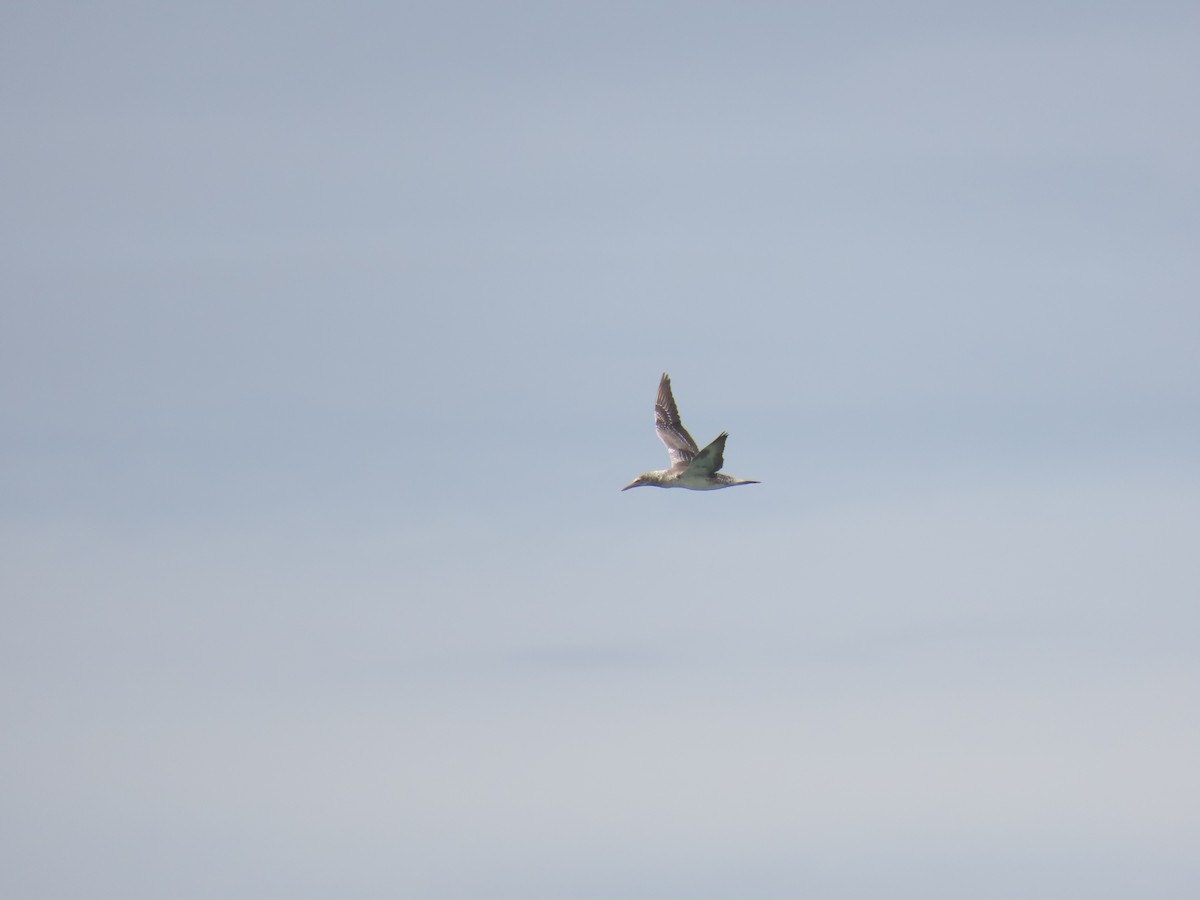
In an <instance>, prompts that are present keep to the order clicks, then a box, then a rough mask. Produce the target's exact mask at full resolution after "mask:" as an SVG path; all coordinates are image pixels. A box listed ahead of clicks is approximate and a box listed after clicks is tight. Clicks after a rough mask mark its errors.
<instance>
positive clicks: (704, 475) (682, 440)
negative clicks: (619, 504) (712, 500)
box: [621, 372, 759, 491]
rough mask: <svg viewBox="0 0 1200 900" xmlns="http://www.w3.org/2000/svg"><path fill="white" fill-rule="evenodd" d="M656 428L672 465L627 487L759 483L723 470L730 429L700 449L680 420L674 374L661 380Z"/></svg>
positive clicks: (711, 487)
mask: <svg viewBox="0 0 1200 900" xmlns="http://www.w3.org/2000/svg"><path fill="white" fill-rule="evenodd" d="M654 430H655V431H657V432H658V438H659V440H661V441H662V442H663V443H664V444H666V445H667V454H668V455H669V456H670V457H671V468H669V469H660V470H659V471H657V472H643V473H642V474H641V475H639V476H638V477H637V478H635V479H634V480H633V481H631V482H630V483H629V484H627V485H625V487H623V488H621V490H623V491H627V490H629V489H630V488H635V487H647V486H649V487H660V488H687V489H688V490H689V491H715V490H718V489H719V488H727V487H733V486H734V485H735V484H758V483H759V482H757V481H750V480H748V479H746V478H734V477H733V476H732V475H725V474H723V473H722V472H721V471H720V469H721V466H723V465H725V439H726V438H727V437H729V432H728V431H722V432H721V433H720V434H719V435H717V438H716V440H714V441H713V442H712V443H711V444H709V445H708V446H707V447H705V448H704V449H703V450H700V449H699V448H697V447H696V442H695V441H694V440H692V436H691V435H690V434H688V433H687V429H686V428H684V427H683V423H682V422H681V421H679V408H678V407H677V406H676V405H675V395H674V394H672V393H671V378H670V376H669V375H667V373H666V372H663V377H662V381H660V382H659V383H658V399H657V400H655V401H654Z"/></svg>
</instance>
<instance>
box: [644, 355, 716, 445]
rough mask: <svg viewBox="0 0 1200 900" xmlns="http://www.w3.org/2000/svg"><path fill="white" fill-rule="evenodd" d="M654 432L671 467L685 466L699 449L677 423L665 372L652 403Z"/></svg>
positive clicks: (681, 424) (672, 395) (669, 383)
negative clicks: (661, 443)
mask: <svg viewBox="0 0 1200 900" xmlns="http://www.w3.org/2000/svg"><path fill="white" fill-rule="evenodd" d="M654 430H655V431H657V432H658V439H659V440H660V441H662V442H663V443H664V444H666V446H667V454H668V455H669V456H670V457H671V466H672V467H675V466H680V467H682V466H686V465H688V463H690V462H691V461H692V460H693V459H695V457H696V453H697V452H699V448H698V447H697V446H696V442H695V441H693V440H692V436H691V435H690V434H688V433H687V429H686V428H684V427H683V423H682V422H680V421H679V407H677V406H676V405H675V395H674V394H672V393H671V378H670V376H669V375H667V373H666V372H663V377H662V381H660V382H659V383H658V399H657V400H655V401H654ZM718 455H719V454H718ZM717 468H720V466H718V467H717Z"/></svg>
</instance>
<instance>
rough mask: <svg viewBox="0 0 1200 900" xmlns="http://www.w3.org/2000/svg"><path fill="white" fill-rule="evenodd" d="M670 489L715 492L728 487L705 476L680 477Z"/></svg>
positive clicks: (672, 483)
mask: <svg viewBox="0 0 1200 900" xmlns="http://www.w3.org/2000/svg"><path fill="white" fill-rule="evenodd" d="M670 486H671V487H677V488H686V489H687V490H689V491H715V490H718V489H720V488H723V487H728V485H725V484H722V483H721V482H719V481H715V480H714V479H712V478H710V477H709V476H707V475H680V476H679V477H678V478H676V479H675V480H674V481H673V482H671V485H670Z"/></svg>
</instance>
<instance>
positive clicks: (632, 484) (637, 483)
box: [621, 481, 641, 491]
mask: <svg viewBox="0 0 1200 900" xmlns="http://www.w3.org/2000/svg"><path fill="white" fill-rule="evenodd" d="M631 487H641V484H640V483H639V482H636V481H631V482H629V484H627V485H625V487H623V488H621V490H623V491H627V490H629V489H630V488H631Z"/></svg>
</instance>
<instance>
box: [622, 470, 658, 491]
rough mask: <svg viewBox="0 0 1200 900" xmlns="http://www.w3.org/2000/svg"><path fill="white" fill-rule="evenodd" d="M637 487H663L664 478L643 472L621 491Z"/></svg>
mask: <svg viewBox="0 0 1200 900" xmlns="http://www.w3.org/2000/svg"><path fill="white" fill-rule="evenodd" d="M635 487H662V477H661V476H660V475H659V474H658V473H657V472H643V473H642V474H641V475H639V476H638V477H637V478H635V479H633V481H631V482H629V484H627V485H625V487H623V488H621V490H623V491H627V490H629V489H630V488H635Z"/></svg>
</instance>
